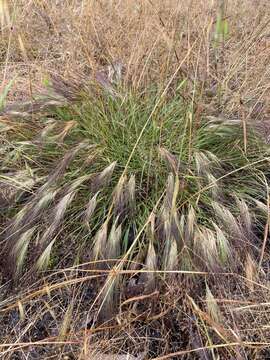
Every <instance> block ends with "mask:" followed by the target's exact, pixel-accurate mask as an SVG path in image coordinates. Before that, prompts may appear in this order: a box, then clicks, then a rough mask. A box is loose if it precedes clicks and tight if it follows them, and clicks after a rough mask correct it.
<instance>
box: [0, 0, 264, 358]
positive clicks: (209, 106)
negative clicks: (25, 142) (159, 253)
mask: <svg viewBox="0 0 270 360" xmlns="http://www.w3.org/2000/svg"><path fill="white" fill-rule="evenodd" d="M226 4H227V6H226V12H225V16H226V19H227V21H228V24H229V34H228V37H227V38H226V39H225V40H224V41H220V43H219V44H218V46H216V47H215V46H214V45H213V44H214V42H215V36H216V23H217V14H218V2H217V1H214V0H212V1H210V0H209V1H205V0H188V1H180V0H179V1H178V0H165V1H161V0H153V1H150V0H141V1H136V2H135V1H133V0H111V1H110V0H106V1H97V0H93V1H92V0H80V1H78V0H63V1H58V0H49V1H48V0H47V1H46V0H13V1H6V0H2V1H0V5H1V7H0V18H1V38H0V63H1V77H2V83H1V87H2V90H3V89H4V88H5V86H6V85H7V84H8V83H9V82H10V80H12V79H15V83H14V84H13V86H12V91H10V92H9V95H8V101H10V102H14V101H15V102H17V101H19V100H25V99H27V100H29V99H30V100H33V98H34V97H35V96H36V93H37V92H39V91H40V90H43V89H44V87H45V85H46V84H47V82H48V81H49V74H51V73H53V74H56V75H58V76H59V75H60V76H61V77H63V78H64V79H67V80H69V79H70V78H74V76H75V77H79V78H80V79H83V81H86V82H87V81H88V80H89V79H92V78H93V77H94V76H95V74H96V73H97V72H98V71H99V70H100V69H104V67H106V66H108V65H111V64H114V63H115V62H116V61H118V62H120V63H122V64H123V66H124V68H125V75H124V77H125V78H124V81H125V86H127V87H130V88H133V89H134V91H141V90H142V89H145V88H147V87H149V86H152V85H153V84H155V85H156V84H158V86H160V87H161V88H163V87H164V84H165V85H166V84H167V83H168V81H169V79H171V76H173V75H174V79H173V81H172V82H171V84H170V87H169V91H171V92H172V93H173V92H174V91H175V87H176V86H177V84H178V83H179V81H181V80H182V79H183V78H185V79H186V81H187V87H186V90H185V92H184V93H183V94H182V97H183V98H184V101H185V102H186V103H188V104H189V105H190V106H191V107H192V109H193V110H194V113H195V119H200V117H201V116H202V115H204V116H212V117H218V118H219V119H220V120H219V121H223V120H224V119H225V120H228V119H235V120H236V121H239V122H240V123H245V122H246V121H247V122H249V121H251V122H253V123H256V124H259V127H260V129H261V134H263V136H264V138H266V139H267V138H268V136H269V118H270V108H269V103H270V95H269V94H270V91H269V90H270V89H269V88H270V66H269V65H270V61H269V59H270V16H269V1H268V0H258V1H255V0H244V1H238V0H237V1H233V0H228V1H226ZM180 65H181V66H180ZM59 82H60V80H59ZM212 119H213V118H212ZM1 121H3V122H4V123H5V124H8V125H9V124H10V126H11V127H13V126H15V125H14V122H12V120H10V119H9V118H8V119H7V118H6V116H5V115H2V117H1ZM22 125H23V126H25V128H26V129H27V131H28V130H29V129H30V130H31V129H33V133H34V135H36V134H37V133H38V132H39V131H41V130H42V129H43V126H44V124H41V123H40V122H39V121H38V118H37V117H35V116H34V115H33V117H32V120H31V121H30V120H29V121H28V120H25V121H23V123H22V124H20V126H22ZM60 125H61V126H62V124H60ZM60 125H59V126H60ZM16 126H19V125H18V124H16ZM46 126H47V125H46ZM63 129H64V135H63V136H64V137H65V131H66V133H68V130H65V129H66V128H65V124H64V126H63ZM63 129H60V130H63ZM27 131H25V130H24V132H23V135H22V137H23V138H25V137H26V136H27V134H28V132H27ZM31 131H32V130H31ZM18 132H19V131H18ZM243 136H244V137H245V132H244V131H243ZM8 141H10V138H8ZM6 142H7V140H6V139H5V138H4V137H3V138H1V144H4V143H6ZM61 149H62V148H61ZM61 154H62V153H61ZM46 161H47V162H48V163H49V160H46ZM22 176H23V174H22ZM26 177H27V174H26ZM29 186H31V184H29ZM265 206H267V204H266V205H265ZM266 212H268V209H267V207H266ZM247 221H248V220H247ZM4 229H5V227H4V225H2V223H1V231H2V230H4ZM266 229H267V226H266ZM267 231H268V230H267ZM267 231H266V233H265V234H266V235H265V236H266V237H265V239H266V240H267V235H268V233H267ZM257 245H258V244H256V246H257ZM261 246H262V245H261V243H260V245H258V247H259V248H260V249H261ZM150 250H151V248H150ZM150 250H148V252H149V253H150V252H151V251H150ZM62 253H63V254H64V256H66V257H68V256H69V255H66V254H65V253H64V251H63V252H62ZM62 253H61V254H62ZM148 255H149V254H148ZM150 255H151V254H150ZM85 261H87V260H85ZM268 261H269V250H268V246H266V248H265V252H264V259H263V266H260V265H262V264H261V263H260V259H254V258H253V257H252V256H246V257H245V261H243V264H238V268H237V269H238V271H239V273H233V272H230V273H225V274H219V275H218V274H216V275H215V276H213V274H212V273H211V271H210V272H209V270H207V271H206V272H200V271H198V272H196V271H191V272H190V273H189V274H186V273H183V271H177V272H176V273H174V274H167V275H166V276H165V278H164V277H163V276H162V275H158V276H159V280H160V282H161V284H162V285H161V288H158V290H156V289H155V288H151V272H148V273H147V274H146V275H144V276H142V278H144V281H148V282H149V283H150V289H148V290H149V291H147V292H146V293H144V292H143V291H141V289H140V286H139V285H136V286H137V287H136V286H135V285H134V286H132V284H133V280H132V278H133V275H134V274H136V275H138V271H137V269H133V270H129V271H130V272H127V273H125V274H124V275H123V277H125V281H126V282H127V283H128V284H129V286H128V289H124V287H123V293H121V294H120V304H121V305H120V308H119V309H120V310H119V309H118V312H117V315H116V316H115V317H114V318H113V320H114V322H113V324H111V322H108V323H106V322H105V323H102V322H101V323H100V324H99V323H97V313H98V312H99V310H100V308H101V304H102V298H103V296H104V291H105V293H106V290H107V288H106V286H108V281H110V280H111V278H110V276H112V275H111V274H110V276H109V277H108V279H107V283H105V285H104V279H106V276H107V273H108V269H107V268H106V269H105V270H104V269H103V270H100V273H99V272H98V271H97V269H96V268H95V269H93V268H92V265H91V264H90V265H89V264H88V265H87V266H80V265H77V264H76V265H75V266H73V267H71V268H69V269H60V270H58V271H56V272H52V273H51V274H46V277H44V278H43V279H42V280H37V279H36V278H34V279H33V278H31V276H32V275H33V274H30V277H29V274H26V275H24V276H22V277H21V278H20V281H19V282H17V284H15V286H14V284H13V287H12V286H10V287H9V285H11V283H10V282H8V283H5V282H4V280H5V279H3V283H2V290H3V296H2V298H1V309H0V311H1V317H2V318H1V324H2V326H1V337H2V341H1V342H2V344H1V345H0V351H2V356H3V358H4V359H39V358H48V359H49V358H50V359H51V358H55V359H93V356H94V355H93V348H95V349H97V352H103V353H105V352H106V353H109V354H110V353H122V354H125V353H132V354H134V355H136V354H140V353H142V352H145V353H146V354H145V355H143V356H144V357H143V358H157V359H165V358H180V359H182V358H183V359H197V358H198V359H265V358H268V356H269V350H268V348H269V345H270V333H269V302H268V298H269V268H268V265H267V264H268ZM147 266H148V268H151V267H153V268H154V267H155V259H154V260H153V254H152V258H150V259H149V260H148V263H147ZM240 269H241V270H240ZM120 271H121V268H120ZM130 278H131V279H130ZM127 279H128V280H127ZM145 279H146V280H145ZM26 284H28V288H26ZM179 284H180V286H179ZM130 285H131V286H130ZM102 286H104V288H103V290H100V289H102ZM208 286H209V287H208ZM112 287H113V286H112ZM109 289H110V282H109ZM210 289H211V290H210ZM108 293H109V290H108V292H107V293H106V294H107V295H108ZM105 305H106V304H105ZM179 334H181V336H179ZM45 343H46V344H45ZM93 344H94V345H93ZM219 347H220V348H219ZM216 348H219V349H216ZM193 351H194V352H193ZM170 353H176V355H174V356H173V355H170ZM109 356H110V355H109ZM100 358H104V355H100Z"/></svg>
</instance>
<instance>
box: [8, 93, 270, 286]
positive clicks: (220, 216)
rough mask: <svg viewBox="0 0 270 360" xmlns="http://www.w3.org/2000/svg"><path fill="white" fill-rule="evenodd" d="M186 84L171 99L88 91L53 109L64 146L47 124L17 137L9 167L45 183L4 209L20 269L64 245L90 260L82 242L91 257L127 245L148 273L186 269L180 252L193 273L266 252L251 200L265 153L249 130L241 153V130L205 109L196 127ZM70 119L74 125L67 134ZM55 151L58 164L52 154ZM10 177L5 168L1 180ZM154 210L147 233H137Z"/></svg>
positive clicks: (259, 190) (264, 170)
mask: <svg viewBox="0 0 270 360" xmlns="http://www.w3.org/2000/svg"><path fill="white" fill-rule="evenodd" d="M122 90H123V89H122ZM119 91H121V89H119ZM181 91H183V90H182V89H179V90H178V92H176V93H175V94H174V95H171V94H170V96H169V95H168V96H167V95H166V96H163V97H160V93H159V91H158V90H155V89H152V90H150V91H147V92H142V93H141V94H138V93H134V92H132V91H129V90H127V89H125V91H124V92H123V91H122V92H123V94H124V95H123V96H121V97H113V96H111V95H108V94H106V93H104V92H100V93H99V94H98V95H95V97H93V96H91V95H88V94H82V95H81V100H80V102H79V103H77V104H74V105H68V106H65V107H62V108H59V109H58V108H56V109H55V111H54V113H53V114H52V115H53V116H54V118H55V122H56V124H57V126H58V127H60V128H61V127H62V129H59V130H58V131H59V133H60V134H62V133H63V131H65V141H64V143H62V142H57V141H56V142H54V143H53V142H51V140H50V139H51V135H50V136H48V135H46V132H45V131H44V128H45V129H46V126H47V125H46V122H44V125H42V126H41V129H40V130H39V132H41V133H42V137H40V139H42V140H40V141H41V142H40V141H39V142H36V141H35V139H37V138H38V133H37V131H35V130H31V131H28V133H27V136H28V141H27V142H25V141H20V139H18V137H17V138H12V132H11V142H10V143H9V146H7V147H6V149H5V151H4V153H3V156H5V155H6V154H7V152H8V151H10V149H13V150H12V151H18V149H20V152H19V153H18V155H17V157H15V158H12V157H10V156H9V160H8V163H7V164H6V165H5V166H7V165H8V166H12V167H13V168H20V169H21V168H22V167H23V168H24V167H26V164H27V168H28V169H32V171H33V168H34V166H35V172H36V173H37V174H38V176H39V178H40V180H39V182H38V183H37V184H35V186H34V188H33V189H32V190H31V193H29V194H28V195H27V196H26V197H25V200H23V199H22V198H20V197H19V198H18V200H17V201H16V202H15V204H14V203H12V204H10V206H9V207H8V208H7V209H6V213H5V217H6V218H7V217H10V218H11V220H10V222H9V223H8V224H6V226H5V227H4V228H3V229H4V231H3V234H4V239H5V244H6V248H7V249H12V251H11V254H12V258H13V260H12V261H13V267H14V271H15V272H16V269H17V270H18V269H19V270H22V269H23V265H22V263H23V260H24V259H26V258H27V251H28V256H30V258H31V266H33V264H36V266H37V267H38V268H39V269H40V268H44V266H45V264H47V265H49V264H50V260H49V259H50V257H52V258H55V256H54V255H53V254H54V253H55V254H57V253H58V252H59V251H60V253H61V252H62V251H61V250H60V249H61V248H64V249H67V250H66V251H67V254H69V258H70V260H69V261H71V262H72V261H78V259H80V260H79V261H82V260H83V254H85V251H86V249H87V252H88V253H89V254H90V257H91V259H92V260H104V259H106V258H113V259H117V258H118V259H120V258H121V256H122V255H124V254H125V252H126V251H128V249H129V248H130V247H131V249H132V251H131V252H129V256H130V260H132V259H135V258H136V256H137V254H139V253H140V252H141V250H143V249H144V250H143V252H144V253H145V260H144V261H145V264H146V267H147V268H148V267H149V266H150V265H149V264H151V267H153V263H155V264H156V265H155V267H156V268H160V269H170V270H173V269H175V270H180V269H183V267H185V266H186V264H187V262H186V260H187V259H186V258H185V257H186V256H187V255H185V256H183V254H189V256H188V257H189V259H191V261H189V266H190V268H191V269H198V268H199V269H208V270H211V271H212V270H214V269H218V268H224V267H230V266H232V259H234V261H233V262H234V266H235V265H236V264H237V262H238V261H241V258H242V253H243V249H245V251H249V250H250V249H252V251H253V252H254V254H255V255H254V256H255V257H256V256H258V250H256V249H257V246H258V247H259V243H258V241H259V240H258V239H257V240H256V236H255V235H254V234H253V232H252V229H253V226H255V225H253V222H254V224H255V221H258V219H260V217H257V215H256V209H255V208H256V206H255V205H256V204H255V201H257V202H258V201H260V202H264V201H265V200H264V199H265V194H266V189H265V181H264V178H265V176H267V175H268V162H269V152H268V149H267V148H266V146H265V145H264V143H263V141H262V140H260V138H259V136H257V135H256V134H255V133H254V132H252V131H250V133H249V137H248V139H249V144H248V145H249V146H248V152H247V153H245V151H244V148H243V146H244V144H243V141H242V136H241V129H240V127H238V126H237V125H232V124H226V123H225V124H224V123H222V124H219V123H213V122H209V121H207V120H205V119H204V118H203V116H202V118H201V119H200V122H199V123H196V122H195V120H194V119H193V115H192V113H191V112H190V107H189V106H188V104H186V103H184V102H183V100H182V97H181ZM153 109H154V110H153ZM71 121H72V122H76V126H72V127H68V129H67V125H66V124H70V122H71ZM63 129H64V130H63ZM51 131H56V130H55V129H54V128H52V129H50V132H51ZM22 136H24V135H23V134H22ZM78 143H79V145H78ZM59 153H60V154H62V160H60V159H59V160H56V157H58V154H59ZM51 159H54V161H55V164H57V165H56V167H51V165H50V161H51ZM8 182H10V179H9V176H8V175H6V176H3V175H2V184H4V185H5V184H7V183H8ZM2 186H3V185H2ZM21 192H22V193H25V190H24V188H23V187H22V190H21ZM157 204H159V205H157ZM154 208H155V209H156V210H155V212H156V215H155V220H154V222H153V224H152V232H151V236H150V237H149V233H148V232H147V231H146V232H142V233H141V236H139V237H138V236H137V234H139V231H140V229H141V227H142V226H143V224H144V223H145V222H146V221H147V219H148V218H149V216H150V214H151V212H152V211H153V209H154ZM85 225H87V226H86V227H85ZM37 226H38V229H36V230H35V231H32V230H31V229H34V228H36V227H37ZM256 226H257V224H256ZM30 235H31V236H30ZM22 239H23V241H22ZM25 239H26V240H27V241H26V240H25ZM134 241H135V243H134ZM255 243H256V244H255ZM30 248H31V249H32V250H31V252H29V249H30ZM22 249H23V254H20V252H21V251H22ZM237 249H241V250H242V251H238V250H237ZM154 253H155V256H154V260H153V254H154ZM30 254H31V255H30ZM33 254H34V255H33ZM72 254H73V256H72ZM56 256H57V255H56ZM60 263H61V261H60ZM54 265H55V261H54ZM25 266H26V268H27V267H28V265H27V261H26V262H25ZM149 281H150V280H149ZM152 282H153V281H152V280H151V281H150V283H152ZM149 286H150V285H149ZM150 287H151V286H150Z"/></svg>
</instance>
